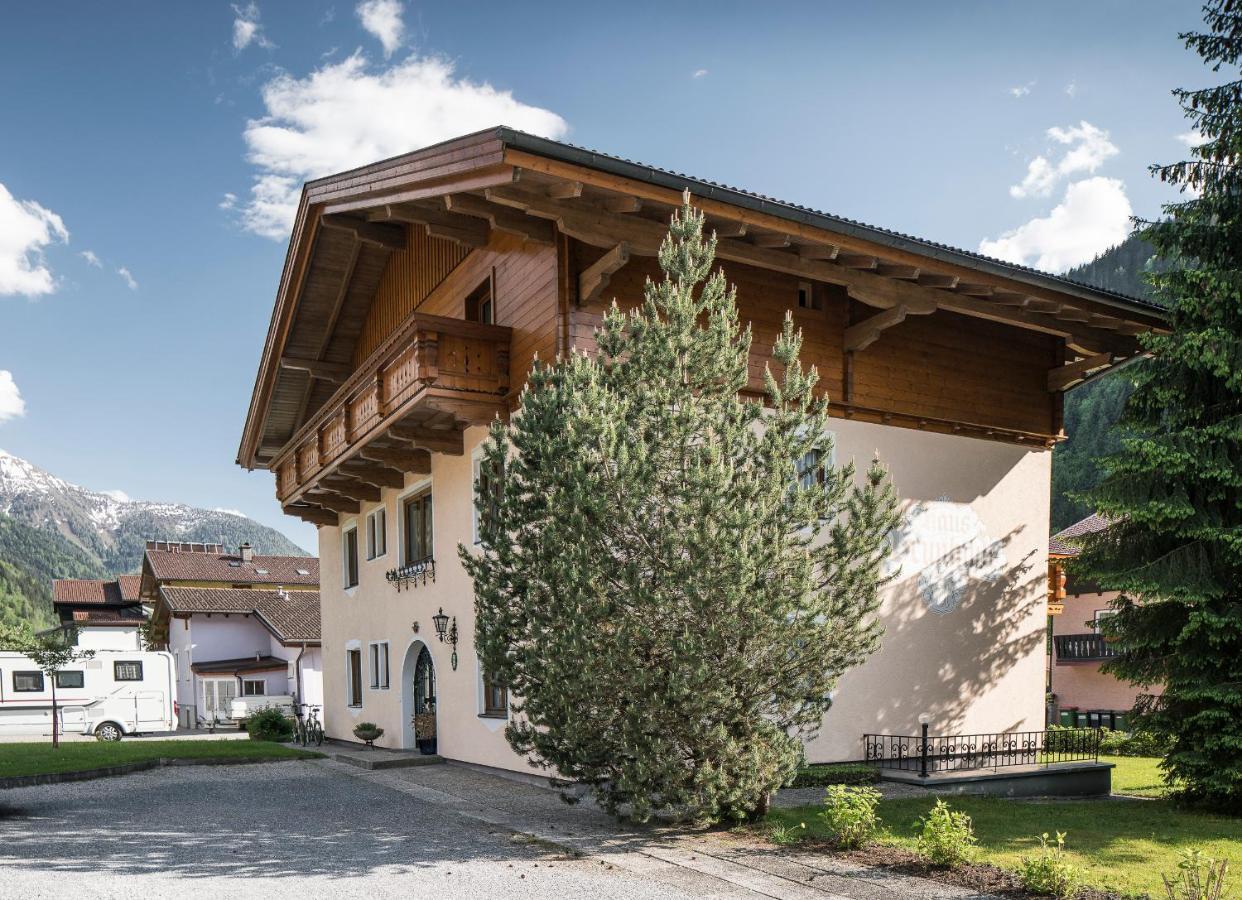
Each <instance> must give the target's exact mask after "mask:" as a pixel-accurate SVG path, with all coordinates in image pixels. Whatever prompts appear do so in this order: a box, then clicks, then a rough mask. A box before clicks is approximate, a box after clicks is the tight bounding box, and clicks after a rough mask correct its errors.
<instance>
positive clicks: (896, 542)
mask: <svg viewBox="0 0 1242 900" xmlns="http://www.w3.org/2000/svg"><path fill="white" fill-rule="evenodd" d="M889 544H890V545H891V546H892V548H893V553H892V555H891V556H890V557H889V559H888V566H887V568H888V574H892V573H893V572H894V571H896V570H897V569H898V568H900V570H901V575H900V577H901V578H902V579H907V578H917V585H918V592H919V596H920V597H921V598H922V600H923V603H924V604H925V605H926V606H927V608H928V609H930V610H931V611H932V612H934V613H938V614H940V615H947V614H948V613H951V612H953V610H955V609H957V608H958V606H960V605H961V602H962V598H963V597H964V596H965V594H966V591H967V589H968V588H969V587H970V585H971V583H972V582H979V581H982V582H994V581H996V580H997V579H998V578H1000V577H1001V575H1003V574H1004V572H1005V568H1006V561H1005V549H1004V546H1003V544H1002V543H1001V542H1000V541H997V540H993V539H992V538H991V537H989V535H988V533H987V528H986V527H985V526H984V523H983V520H982V519H980V518H979V514H978V513H976V512H975V511H974V509H973V508H972V507H971V505H970V504H969V503H955V502H953V501H951V500H949V499H948V498H947V497H941V498H940V499H938V500H926V501H920V502H918V503H915V504H913V505H912V506H911V507H910V508H909V509H908V510H907V512H906V516H905V519H904V521H903V523H902V524H901V526H899V527H898V528H897V529H895V530H894V531H893V532H891V533H890V534H889Z"/></svg>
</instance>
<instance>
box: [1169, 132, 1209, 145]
mask: <svg viewBox="0 0 1242 900" xmlns="http://www.w3.org/2000/svg"><path fill="white" fill-rule="evenodd" d="M1174 137H1176V138H1177V140H1178V141H1179V142H1180V143H1183V144H1185V145H1186V146H1187V147H1198V146H1199V145H1200V144H1204V143H1207V138H1205V137H1204V136H1203V134H1202V133H1201V132H1200V131H1199V129H1197V128H1192V129H1190V130H1189V131H1183V132H1182V133H1181V134H1178V135H1174Z"/></svg>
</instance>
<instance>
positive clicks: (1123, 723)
mask: <svg viewBox="0 0 1242 900" xmlns="http://www.w3.org/2000/svg"><path fill="white" fill-rule="evenodd" d="M1113 727H1114V728H1115V729H1117V730H1118V731H1124V732H1125V733H1126V734H1129V733H1130V714H1129V713H1114V714H1113Z"/></svg>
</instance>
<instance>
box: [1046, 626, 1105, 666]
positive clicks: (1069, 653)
mask: <svg viewBox="0 0 1242 900" xmlns="http://www.w3.org/2000/svg"><path fill="white" fill-rule="evenodd" d="M1052 640H1053V643H1054V644H1055V645H1056V651H1057V665H1059V666H1060V665H1067V664H1068V665H1072V664H1075V663H1093V662H1102V661H1104V660H1106V659H1112V658H1113V657H1114V656H1119V655H1120V653H1121V651H1120V650H1119V649H1118V647H1117V645H1116V644H1114V643H1112V642H1111V641H1109V640H1107V639H1106V638H1105V637H1104V635H1102V634H1057V635H1053V638H1052Z"/></svg>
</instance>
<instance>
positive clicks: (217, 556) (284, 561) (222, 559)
mask: <svg viewBox="0 0 1242 900" xmlns="http://www.w3.org/2000/svg"><path fill="white" fill-rule="evenodd" d="M147 563H148V564H149V565H150V567H151V574H152V575H154V576H155V578H156V580H158V581H219V582H222V583H226V584H228V583H232V582H238V583H246V584H313V585H318V584H319V560H318V559H316V558H315V557H313V556H254V557H251V558H250V561H249V562H242V558H241V557H240V556H238V555H237V554H236V553H214V552H213V553H188V552H182V551H170V550H148V551H147Z"/></svg>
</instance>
